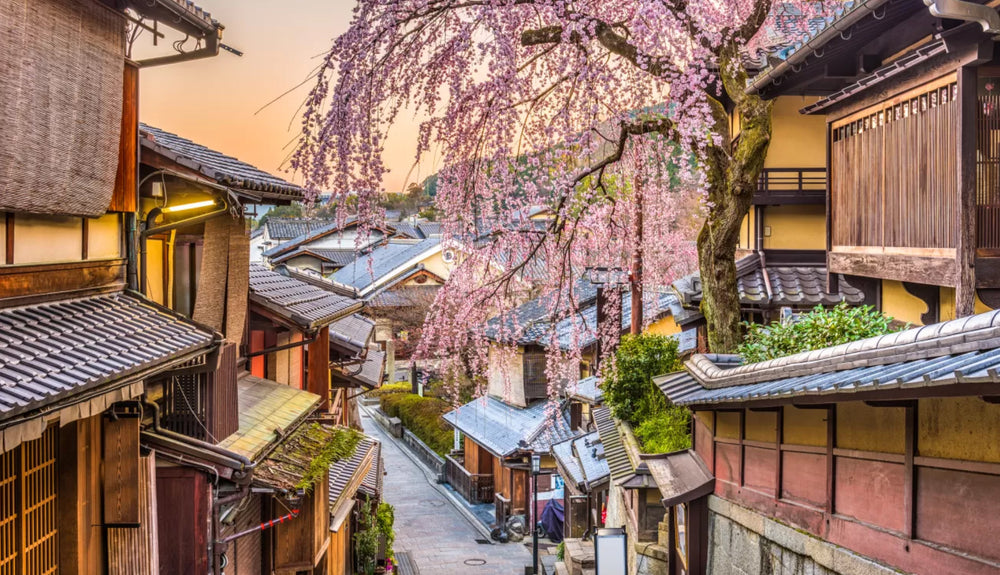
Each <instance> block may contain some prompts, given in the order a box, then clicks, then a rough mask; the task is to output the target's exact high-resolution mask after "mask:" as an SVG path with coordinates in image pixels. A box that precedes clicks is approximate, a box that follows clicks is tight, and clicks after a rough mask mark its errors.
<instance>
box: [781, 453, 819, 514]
mask: <svg viewBox="0 0 1000 575" xmlns="http://www.w3.org/2000/svg"><path fill="white" fill-rule="evenodd" d="M781 456H782V460H781V497H782V498H783V499H791V500H793V501H798V502H800V503H805V504H807V505H813V506H816V507H822V506H824V505H826V456H825V455H820V454H815V453H795V452H791V451H785V452H783V453H782V454H781Z"/></svg>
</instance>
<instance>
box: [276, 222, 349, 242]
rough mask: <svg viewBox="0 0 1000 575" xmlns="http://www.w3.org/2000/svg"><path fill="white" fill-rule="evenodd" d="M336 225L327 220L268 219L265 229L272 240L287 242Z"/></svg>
mask: <svg viewBox="0 0 1000 575" xmlns="http://www.w3.org/2000/svg"><path fill="white" fill-rule="evenodd" d="M332 223H334V220H332V219H325V218H271V217H269V218H267V219H266V220H264V227H266V228H267V235H268V236H269V237H270V238H271V239H272V240H281V241H287V240H291V239H295V238H297V237H299V236H303V235H307V234H309V233H311V232H313V231H315V230H318V229H322V228H326V227H327V226H329V225H330V224H332Z"/></svg>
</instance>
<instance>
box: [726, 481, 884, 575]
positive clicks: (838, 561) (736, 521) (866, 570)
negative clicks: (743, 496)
mask: <svg viewBox="0 0 1000 575" xmlns="http://www.w3.org/2000/svg"><path fill="white" fill-rule="evenodd" d="M708 507H709V519H708V524H709V532H708V548H709V549H708V573H709V575H899V573H900V572H899V571H897V570H895V569H891V568H889V567H885V566H884V565H881V564H879V563H876V562H874V561H872V560H870V559H868V558H865V557H862V556H861V555H858V554H856V553H852V552H851V551H848V550H847V549H844V548H843V547H839V546H837V545H833V544H832V543H828V542H826V541H823V540H822V539H820V538H818V537H814V536H812V535H809V534H807V533H804V532H802V531H798V530H796V529H793V528H791V527H789V526H787V525H784V524H782V523H778V522H777V521H774V520H772V519H769V518H767V517H765V516H763V515H761V514H759V513H757V512H755V511H751V510H749V509H747V508H745V507H741V506H739V505H736V504H735V503H731V502H729V501H726V500H725V499H720V498H718V497H715V496H714V495H713V496H710V497H709V502H708Z"/></svg>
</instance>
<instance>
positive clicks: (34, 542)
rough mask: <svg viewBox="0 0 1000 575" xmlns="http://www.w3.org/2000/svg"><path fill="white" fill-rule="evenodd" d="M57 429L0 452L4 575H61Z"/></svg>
mask: <svg viewBox="0 0 1000 575" xmlns="http://www.w3.org/2000/svg"><path fill="white" fill-rule="evenodd" d="M58 437H59V436H58V427H57V426H54V425H53V426H50V427H49V428H48V429H46V431H45V433H44V434H42V437H40V438H39V439H36V440H34V441H28V442H25V443H23V444H21V445H19V446H17V447H15V448H14V449H12V450H10V451H7V452H6V453H2V454H0V575H46V574H50V573H57V572H58V571H59V520H58V519H59V518H58V509H57V504H58V495H59V493H58V482H57V479H58V466H57V461H56V459H57V454H58V451H59V445H58Z"/></svg>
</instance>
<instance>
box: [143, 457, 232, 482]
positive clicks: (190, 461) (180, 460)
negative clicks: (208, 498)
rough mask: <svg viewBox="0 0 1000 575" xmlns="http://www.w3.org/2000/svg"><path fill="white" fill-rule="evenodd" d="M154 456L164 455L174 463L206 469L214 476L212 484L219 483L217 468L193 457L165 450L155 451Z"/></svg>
mask: <svg viewBox="0 0 1000 575" xmlns="http://www.w3.org/2000/svg"><path fill="white" fill-rule="evenodd" d="M156 456H157V457H166V458H167V459H172V460H174V461H175V462H176V463H179V464H181V465H185V466H188V467H195V468H200V469H202V470H203V471H206V472H207V473H209V474H211V475H212V476H214V479H212V485H214V486H218V485H219V470H218V469H216V468H214V467H212V466H211V465H207V464H205V463H202V462H201V461H195V460H193V459H187V458H185V457H184V456H183V455H174V454H173V453H169V452H167V451H157V452H156Z"/></svg>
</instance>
